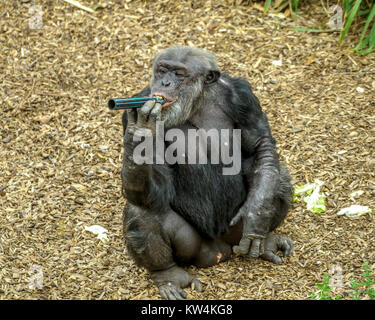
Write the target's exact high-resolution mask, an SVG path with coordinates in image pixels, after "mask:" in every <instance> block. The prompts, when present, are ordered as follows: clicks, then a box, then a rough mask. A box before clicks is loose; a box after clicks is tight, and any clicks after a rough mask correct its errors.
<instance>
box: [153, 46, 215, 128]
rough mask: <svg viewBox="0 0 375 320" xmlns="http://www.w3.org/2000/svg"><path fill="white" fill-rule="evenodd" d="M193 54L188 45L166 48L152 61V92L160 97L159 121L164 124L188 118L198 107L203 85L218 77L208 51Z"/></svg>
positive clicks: (202, 93)
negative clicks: (161, 102) (185, 46)
mask: <svg viewBox="0 0 375 320" xmlns="http://www.w3.org/2000/svg"><path fill="white" fill-rule="evenodd" d="M199 52H200V51H199ZM193 53H194V52H193ZM193 53H192V52H191V49H189V48H181V47H177V48H169V49H166V50H164V51H163V52H161V53H160V54H159V55H158V56H157V57H156V58H155V60H154V66H153V69H152V78H151V82H150V87H151V95H152V96H161V97H163V99H164V101H165V102H164V103H163V109H162V120H164V121H165V122H166V125H175V124H178V123H182V122H184V121H185V120H187V119H189V118H190V116H191V115H192V114H193V113H194V110H196V109H197V108H199V105H200V104H201V101H200V100H201V98H202V97H203V96H204V92H203V91H204V89H205V87H206V86H210V85H211V84H213V83H214V82H216V80H217V79H218V77H219V76H220V72H219V71H218V69H217V66H216V65H215V64H214V62H212V61H211V60H213V59H214V57H211V56H210V55H208V54H207V53H205V54H204V55H200V54H197V53H196V52H195V54H193ZM210 59H211V60H210ZM211 66H213V68H211Z"/></svg>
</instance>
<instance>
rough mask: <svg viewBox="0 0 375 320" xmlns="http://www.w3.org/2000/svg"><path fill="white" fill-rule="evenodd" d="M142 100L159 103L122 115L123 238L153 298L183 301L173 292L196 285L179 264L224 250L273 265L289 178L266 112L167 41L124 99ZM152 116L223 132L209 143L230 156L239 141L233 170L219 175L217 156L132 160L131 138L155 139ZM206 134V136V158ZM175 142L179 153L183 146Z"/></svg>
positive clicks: (203, 54)
mask: <svg viewBox="0 0 375 320" xmlns="http://www.w3.org/2000/svg"><path fill="white" fill-rule="evenodd" d="M144 96H159V97H162V98H163V99H164V103H163V104H161V103H157V102H154V101H148V102H146V103H145V104H144V105H143V106H142V107H141V108H139V109H132V110H130V111H125V112H124V114H123V118H122V121H123V127H124V160H123V168H122V171H121V177H122V190H123V194H124V196H125V198H126V199H127V204H126V207H125V209H124V216H123V223H124V235H125V241H126V244H127V248H128V251H129V252H130V254H131V255H132V257H133V258H134V259H135V262H136V263H137V264H138V265H139V266H142V267H145V268H146V269H147V270H148V271H149V272H150V274H151V278H152V279H153V280H154V282H155V284H156V285H157V286H158V287H159V291H160V294H161V296H162V297H163V298H165V299H183V298H186V297H187V293H186V292H185V291H184V290H183V288H185V287H187V286H189V285H191V286H192V287H194V288H195V289H197V290H201V289H202V286H201V284H200V282H199V281H198V280H196V279H195V278H194V277H193V276H192V275H190V274H189V273H187V272H186V271H185V270H184V269H182V266H184V265H189V264H190V265H191V264H193V265H196V266H198V267H208V266H212V265H215V264H217V263H219V262H222V261H225V260H227V259H228V258H229V257H230V256H231V254H232V247H233V251H234V252H235V253H237V254H248V255H249V256H250V257H252V258H257V257H260V258H263V259H265V260H268V261H271V262H273V263H276V264H280V263H281V262H282V260H281V258H280V257H279V256H277V255H276V252H277V251H279V250H280V251H281V252H282V253H283V255H284V256H289V255H291V254H292V251H293V242H292V240H291V239H289V238H287V237H282V236H279V235H276V234H274V233H272V231H273V230H275V229H276V227H278V226H279V225H280V224H281V223H282V222H283V220H284V218H285V217H286V215H287V211H288V209H289V206H290V203H291V195H292V185H291V182H290V176H289V174H288V172H287V170H286V169H285V168H284V167H283V166H281V165H280V164H279V160H278V154H277V151H276V146H275V140H274V138H273V137H272V135H271V130H270V127H269V124H268V120H267V117H266V115H265V114H264V113H263V112H262V110H261V107H260V104H259V101H258V99H257V98H256V97H255V95H254V94H253V93H252V91H251V88H250V85H249V83H248V82H247V81H246V80H245V79H242V78H235V77H231V76H229V75H227V74H224V73H221V72H220V70H219V68H218V66H217V62H216V58H215V56H214V55H213V54H212V53H210V52H208V51H206V50H202V49H198V48H193V47H187V46H173V47H170V48H168V49H165V50H163V51H162V52H161V53H159V54H158V55H157V56H156V57H155V59H154V63H153V68H152V76H151V81H150V84H149V85H148V86H147V87H146V88H145V89H143V90H142V91H141V92H139V93H138V94H136V95H134V96H133V97H144ZM157 121H163V124H164V130H165V132H167V131H168V130H170V129H179V130H180V132H183V133H186V136H188V132H189V130H192V129H195V130H201V129H203V130H204V131H205V130H206V131H207V130H210V129H216V130H222V129H227V130H229V132H230V135H229V139H224V140H225V141H223V138H222V137H220V138H219V139H220V141H219V145H220V148H224V147H228V143H229V147H230V148H232V149H231V150H232V155H233V156H235V155H234V154H233V150H234V145H235V144H236V143H237V145H238V144H239V145H240V149H239V150H240V160H241V168H240V172H238V173H237V174H223V168H224V167H227V165H226V164H224V163H223V161H221V160H220V161H219V163H210V161H209V160H208V162H207V163H194V162H193V161H192V162H189V163H186V162H185V163H184V162H181V161H180V162H177V163H172V164H170V163H160V162H159V163H158V162H156V161H155V162H153V163H151V164H150V163H139V162H137V161H136V160H135V158H134V152H135V150H136V148H137V146H139V144H140V143H142V142H141V141H143V142H144V139H145V137H146V136H147V135H149V136H151V137H152V139H154V140H155V139H156V138H157V137H156V135H157V126H156V124H157ZM236 129H238V130H240V136H239V139H237V140H235V139H234V131H235V130H236ZM142 139H143V140H142ZM170 140H171V139H170ZM170 140H168V139H166V138H164V140H163V143H164V144H165V146H170V145H171V144H172V143H176V141H170ZM214 140H215V138H212V139H207V140H206V141H207V146H206V151H207V150H208V151H207V154H209V151H210V148H211V147H212V146H213V144H214V142H215V141H214ZM238 140H239V141H238ZM216 142H217V141H216ZM216 142H215V143H216ZM179 143H180V146H178V148H181V147H182V148H183V149H184V148H186V155H187V154H189V152H190V151H191V150H187V149H188V148H189V147H191V145H192V144H191V143H188V144H187V145H186V144H185V143H183V144H181V141H180V142H179ZM215 145H217V144H215ZM180 150H181V149H180ZM183 156H185V153H184V154H183ZM237 156H238V155H237ZM153 157H154V159H155V156H153Z"/></svg>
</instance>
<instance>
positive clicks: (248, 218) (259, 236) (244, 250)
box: [230, 201, 272, 258]
mask: <svg viewBox="0 0 375 320" xmlns="http://www.w3.org/2000/svg"><path fill="white" fill-rule="evenodd" d="M266 203H270V202H268V201H267V202H266ZM271 203H272V202H271ZM270 209H271V208H267V207H264V206H263V207H260V206H254V205H252V203H251V201H246V202H245V203H244V204H243V206H242V207H241V208H240V210H239V211H238V213H237V214H236V216H235V217H234V218H233V219H232V221H231V223H230V226H234V225H235V224H237V223H238V222H239V220H240V219H242V223H243V232H242V239H241V241H240V243H239V245H238V246H234V247H233V251H234V253H236V254H244V255H245V254H249V255H250V257H252V258H258V257H259V256H260V255H262V253H263V252H262V246H261V243H262V240H263V239H264V238H265V237H266V234H267V233H268V232H269V228H270V221H271V216H272V212H271V211H270Z"/></svg>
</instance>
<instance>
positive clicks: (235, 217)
mask: <svg viewBox="0 0 375 320" xmlns="http://www.w3.org/2000/svg"><path fill="white" fill-rule="evenodd" d="M242 214H243V210H242V209H240V210H239V211H238V212H237V214H236V215H235V216H234V218H233V219H232V221H231V222H230V224H229V226H230V227H233V226H234V225H236V224H237V223H238V221H240V219H241V218H242Z"/></svg>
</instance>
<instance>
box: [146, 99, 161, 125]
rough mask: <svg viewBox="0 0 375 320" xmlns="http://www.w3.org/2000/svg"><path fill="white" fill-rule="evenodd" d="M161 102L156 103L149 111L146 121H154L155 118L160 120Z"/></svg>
mask: <svg viewBox="0 0 375 320" xmlns="http://www.w3.org/2000/svg"><path fill="white" fill-rule="evenodd" d="M162 107H163V106H162V104H161V103H156V104H155V106H154V108H153V109H152V110H151V112H150V116H149V118H148V122H155V121H157V120H160V118H161V109H162Z"/></svg>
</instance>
